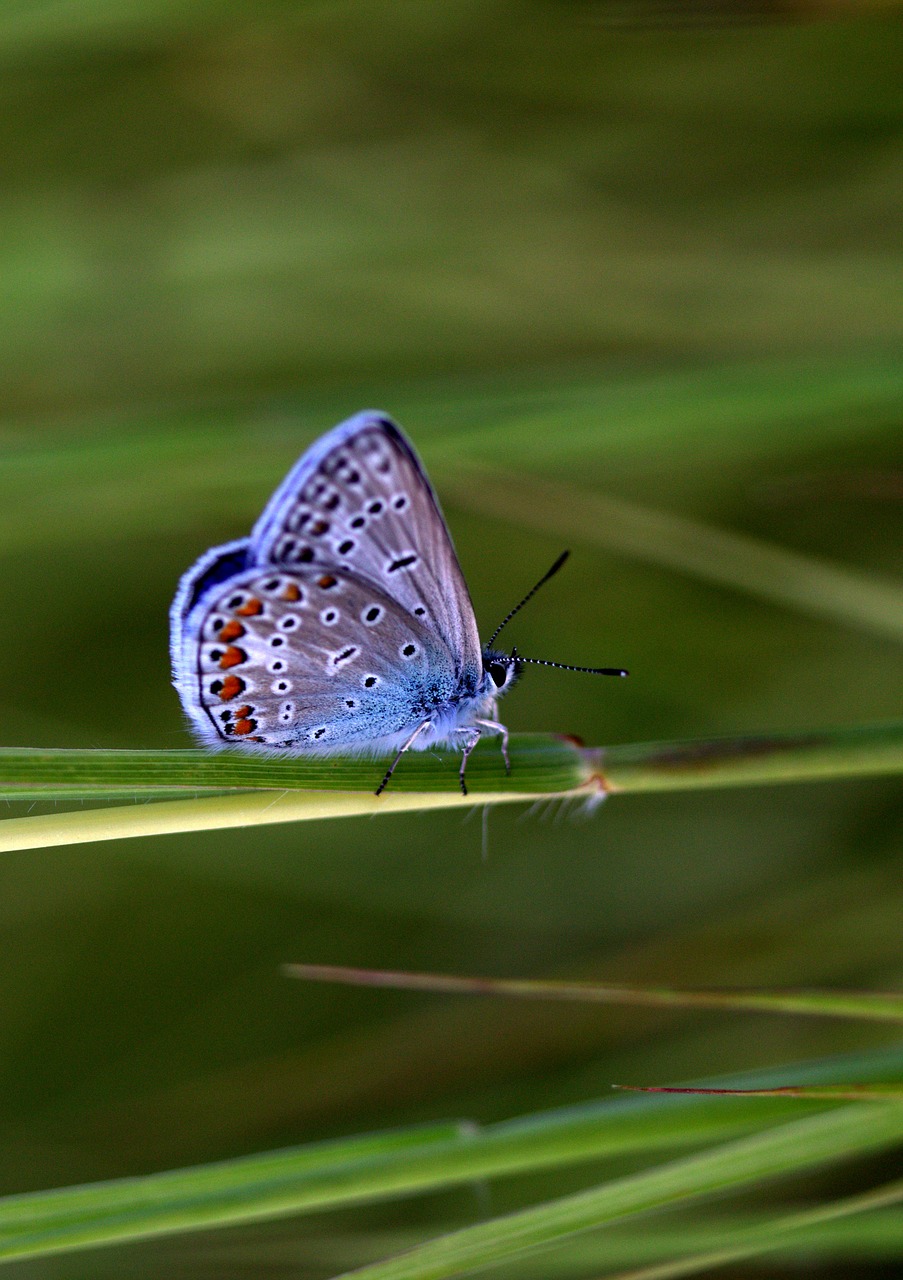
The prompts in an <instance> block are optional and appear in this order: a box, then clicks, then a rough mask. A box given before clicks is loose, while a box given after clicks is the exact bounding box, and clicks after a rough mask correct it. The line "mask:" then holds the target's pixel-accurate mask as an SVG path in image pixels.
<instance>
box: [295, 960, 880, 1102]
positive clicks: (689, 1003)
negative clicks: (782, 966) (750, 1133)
mask: <svg viewBox="0 0 903 1280" xmlns="http://www.w3.org/2000/svg"><path fill="white" fill-rule="evenodd" d="M284 972H285V973H286V974H287V975H288V976H289V977H291V978H301V979H303V980H306V981H313V982H337V983H342V984H344V985H347V986H356V987H390V988H393V989H397V990H404V991H430V992H435V993H441V994H445V995H479V996H506V997H515V998H520V999H528V1000H564V1001H574V1002H577V1003H580V1004H619V1005H639V1006H644V1007H647V1008H649V1007H652V1008H689V1009H720V1010H724V1011H729V1010H733V1011H740V1010H745V1011H752V1012H757V1013H788V1014H806V1015H811V1016H815V1017H829V1018H830V1017H833V1018H864V1019H866V1020H875V1021H879V1022H903V992H894V991H886V992H885V991H730V990H725V991H717V990H715V991H679V990H676V989H675V988H673V987H627V986H608V985H600V984H598V983H594V982H553V981H543V980H534V979H512V978H486V977H479V978H474V977H461V976H458V975H451V974H441V973H398V972H391V971H388V970H385V969H354V968H348V967H346V966H343V965H327V964H287V965H285V967H284ZM896 1090H897V1092H898V1093H899V1095H900V1098H901V1100H903V1085H901V1086H898V1087H896ZM841 1096H842V1097H845V1098H850V1097H855V1096H856V1095H855V1094H849V1093H845V1094H842V1095H841ZM875 1096H886V1092H885V1093H883V1094H882V1093H876V1095H875Z"/></svg>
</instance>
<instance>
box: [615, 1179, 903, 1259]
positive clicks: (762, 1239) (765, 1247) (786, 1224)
mask: <svg viewBox="0 0 903 1280" xmlns="http://www.w3.org/2000/svg"><path fill="white" fill-rule="evenodd" d="M901 1201H903V1181H898V1182H889V1183H887V1184H886V1185H885V1186H883V1187H876V1188H874V1190H872V1191H865V1192H863V1193H862V1194H860V1195H855V1196H847V1197H845V1198H844V1199H843V1200H836V1201H834V1202H833V1203H831V1204H823V1205H817V1206H816V1207H815V1208H814V1209H805V1210H803V1211H802V1212H800V1213H790V1214H786V1215H784V1216H783V1217H776V1218H771V1219H769V1220H768V1221H767V1222H763V1223H760V1224H757V1225H756V1226H754V1227H747V1228H745V1229H740V1230H739V1231H735V1232H734V1233H732V1234H733V1242H732V1243H731V1244H730V1245H729V1246H727V1247H725V1248H723V1249H713V1250H711V1251H708V1252H706V1253H697V1254H694V1255H692V1256H688V1257H685V1258H676V1259H674V1260H673V1261H671V1262H663V1263H659V1264H657V1265H654V1266H651V1267H641V1268H640V1269H639V1270H630V1271H619V1272H618V1273H617V1274H615V1275H611V1276H609V1277H608V1280H677V1277H679V1276H691V1275H698V1273H699V1272H700V1271H710V1270H711V1269H712V1268H713V1267H722V1266H727V1265H729V1264H730V1263H732V1262H740V1261H742V1260H743V1259H745V1258H754V1257H758V1256H759V1255H760V1254H763V1253H771V1252H773V1251H775V1250H779V1249H788V1248H792V1247H793V1244H794V1237H795V1236H796V1235H797V1234H800V1233H802V1232H805V1231H811V1229H812V1228H813V1227H820V1226H822V1225H824V1224H825V1223H828V1222H835V1221H837V1220H838V1219H841V1218H848V1217H851V1216H852V1215H854V1214H858V1213H868V1212H869V1211H870V1210H871V1211H874V1210H875V1209H884V1208H887V1207H888V1206H889V1205H895V1204H900V1202H901Z"/></svg>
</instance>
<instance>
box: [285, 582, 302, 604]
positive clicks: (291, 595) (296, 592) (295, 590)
mask: <svg viewBox="0 0 903 1280" xmlns="http://www.w3.org/2000/svg"><path fill="white" fill-rule="evenodd" d="M282 599H283V600H300V599H301V588H300V587H299V586H298V585H297V583H294V582H290V583H289V584H288V586H287V587H286V588H285V590H284V591H283V593H282Z"/></svg>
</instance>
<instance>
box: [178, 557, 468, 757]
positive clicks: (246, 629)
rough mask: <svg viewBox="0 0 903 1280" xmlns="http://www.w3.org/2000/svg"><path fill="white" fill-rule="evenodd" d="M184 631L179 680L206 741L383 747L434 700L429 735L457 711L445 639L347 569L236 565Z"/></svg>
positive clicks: (293, 747)
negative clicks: (230, 575)
mask: <svg viewBox="0 0 903 1280" xmlns="http://www.w3.org/2000/svg"><path fill="white" fill-rule="evenodd" d="M184 635H185V637H186V643H185V645H184V649H183V653H184V660H183V663H182V669H181V672H180V675H179V677H178V678H177V685H178V687H179V692H180V694H181V696H182V701H183V704H184V705H185V707H186V709H187V710H188V712H189V714H190V715H191V717H192V720H193V721H194V724H195V727H196V728H197V730H198V731H199V733H200V734H201V736H203V738H204V739H205V740H207V741H208V742H211V743H213V744H217V743H219V744H223V743H226V742H241V743H243V744H247V745H252V744H253V745H254V746H257V747H263V748H270V749H272V748H277V749H278V748H282V749H285V750H289V751H302V750H314V751H335V750H347V749H350V750H355V749H359V750H360V749H367V750H369V749H372V750H375V751H379V750H388V749H390V748H391V747H393V746H397V745H400V741H401V740H403V739H404V738H406V737H407V736H408V735H409V734H410V733H411V731H412V729H413V728H416V726H417V725H418V724H421V723H423V722H424V721H425V720H430V719H433V720H436V718H437V711H438V713H439V714H438V723H436V725H435V729H434V731H433V732H431V734H430V738H431V739H432V740H435V739H436V738H437V737H443V736H446V735H445V734H444V733H443V727H445V728H446V729H447V728H448V727H449V726H453V725H454V724H455V723H457V720H458V718H459V717H458V711H459V709H461V707H462V697H461V695H462V688H461V684H460V681H459V678H458V675H457V672H456V671H455V666H454V663H453V661H452V658H451V655H450V653H449V651H448V649H447V647H446V646H445V644H444V643H443V642H442V640H441V639H440V638H439V637H437V636H436V635H435V634H434V632H433V631H432V630H431V629H430V628H429V627H428V626H427V625H426V624H425V623H423V622H421V621H420V620H419V619H418V618H416V617H414V616H413V615H412V614H410V613H409V612H408V611H407V610H406V609H404V608H402V607H401V606H400V605H399V604H398V602H397V601H396V600H394V599H393V598H392V597H391V596H389V595H388V594H386V593H385V592H384V591H381V590H379V589H378V588H377V587H376V586H375V585H374V584H373V583H371V582H369V581H368V580H366V579H362V578H360V577H358V576H357V575H355V574H352V573H349V572H348V571H346V570H342V569H339V568H336V569H332V570H329V571H326V570H324V569H322V568H319V567H316V566H312V565H304V566H297V567H293V568H292V569H291V570H287V569H283V568H282V567H281V566H280V567H274V566H270V565H267V566H255V567H253V568H248V569H245V570H243V571H240V572H237V573H235V574H234V575H233V576H232V577H231V578H230V579H229V580H227V581H218V582H214V583H213V584H212V585H211V586H210V587H209V588H208V590H207V591H206V592H205V593H204V594H203V595H202V596H201V597H200V598H199V599H198V600H197V601H196V603H195V604H194V606H193V607H192V609H191V611H190V612H189V614H188V615H187V618H186V620H185V627H184ZM189 640H190V643H189ZM189 650H190V652H189ZM464 701H465V702H466V701H467V699H466V698H465V699H464ZM443 709H444V711H443ZM443 718H444V719H445V721H446V724H445V726H443ZM424 745H425V743H424Z"/></svg>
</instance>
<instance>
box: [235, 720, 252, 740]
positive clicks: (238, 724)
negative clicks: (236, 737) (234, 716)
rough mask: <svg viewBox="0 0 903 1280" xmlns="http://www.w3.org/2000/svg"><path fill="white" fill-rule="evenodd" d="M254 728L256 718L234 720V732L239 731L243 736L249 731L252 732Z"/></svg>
mask: <svg viewBox="0 0 903 1280" xmlns="http://www.w3.org/2000/svg"><path fill="white" fill-rule="evenodd" d="M256 728H257V721H256V720H236V721H235V725H234V726H233V729H234V732H235V733H240V734H241V735H242V737H245V736H246V735H247V734H249V733H253V732H254V730H255V729H256Z"/></svg>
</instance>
